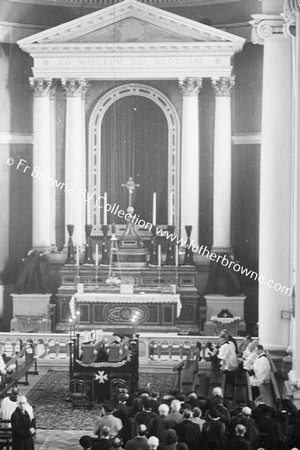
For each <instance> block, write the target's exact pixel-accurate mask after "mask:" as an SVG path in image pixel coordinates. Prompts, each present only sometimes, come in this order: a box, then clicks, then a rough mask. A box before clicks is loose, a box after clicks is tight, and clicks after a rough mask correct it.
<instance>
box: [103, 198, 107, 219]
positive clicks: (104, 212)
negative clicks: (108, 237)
mask: <svg viewBox="0 0 300 450" xmlns="http://www.w3.org/2000/svg"><path fill="white" fill-rule="evenodd" d="M106 204H107V192H104V211H103V225H107V210H106Z"/></svg>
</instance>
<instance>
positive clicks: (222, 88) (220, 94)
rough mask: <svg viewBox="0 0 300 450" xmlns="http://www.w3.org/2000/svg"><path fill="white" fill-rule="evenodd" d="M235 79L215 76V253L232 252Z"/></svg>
mask: <svg viewBox="0 0 300 450" xmlns="http://www.w3.org/2000/svg"><path fill="white" fill-rule="evenodd" d="M234 80H235V79H234V77H228V78H219V79H212V85H213V88H214V92H215V128H214V199H213V205H214V206H213V251H214V252H229V253H230V252H231V91H232V88H233V86H234Z"/></svg>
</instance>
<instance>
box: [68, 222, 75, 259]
mask: <svg viewBox="0 0 300 450" xmlns="http://www.w3.org/2000/svg"><path fill="white" fill-rule="evenodd" d="M67 230H68V233H69V240H68V254H67V259H66V264H75V254H74V244H73V239H72V236H73V233H74V225H67Z"/></svg>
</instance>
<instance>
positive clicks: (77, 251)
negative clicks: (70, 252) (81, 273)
mask: <svg viewBox="0 0 300 450" xmlns="http://www.w3.org/2000/svg"><path fill="white" fill-rule="evenodd" d="M76 266H79V245H77V247H76Z"/></svg>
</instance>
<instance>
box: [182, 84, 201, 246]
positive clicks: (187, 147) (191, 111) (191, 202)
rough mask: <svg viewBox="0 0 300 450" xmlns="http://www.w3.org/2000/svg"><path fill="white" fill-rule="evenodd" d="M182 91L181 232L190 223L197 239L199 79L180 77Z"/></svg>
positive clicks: (195, 240)
mask: <svg viewBox="0 0 300 450" xmlns="http://www.w3.org/2000/svg"><path fill="white" fill-rule="evenodd" d="M179 86H180V88H181V91H182V145H181V233H184V226H185V225H192V226H193V229H192V234H191V240H194V242H195V243H198V241H199V200H200V193H199V177H200V165H199V161H200V156H199V155H200V149H199V132H200V127H199V101H198V95H199V91H200V89H201V86H202V80H201V79H194V78H184V79H180V80H179Z"/></svg>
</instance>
